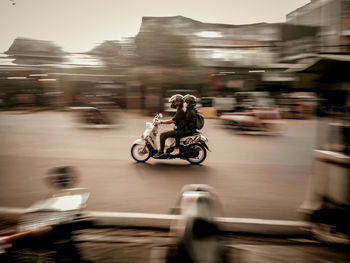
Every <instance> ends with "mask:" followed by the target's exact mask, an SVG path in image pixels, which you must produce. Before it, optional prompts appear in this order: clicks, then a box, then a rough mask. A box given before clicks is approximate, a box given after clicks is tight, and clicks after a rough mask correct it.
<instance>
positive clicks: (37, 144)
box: [0, 111, 317, 220]
mask: <svg viewBox="0 0 350 263" xmlns="http://www.w3.org/2000/svg"><path fill="white" fill-rule="evenodd" d="M151 120H152V117H147V116H141V115H139V114H137V113H130V112H128V113H119V114H118V125H116V126H114V127H112V128H107V129H101V128H91V127H90V128H88V127H85V126H83V125H81V124H79V123H78V122H77V120H76V114H75V113H74V112H49V111H46V112H36V113H24V112H2V113H0V138H1V139H0V149H1V150H0V206H6V207H27V206H29V205H30V204H31V203H33V202H34V201H36V200H38V199H39V198H42V197H44V196H45V195H47V194H48V193H49V192H50V189H49V188H48V187H47V185H46V184H45V182H44V180H43V178H44V177H45V174H46V172H47V170H48V169H50V168H52V167H55V166H60V165H73V166H75V167H76V168H77V169H78V171H79V173H80V184H79V186H80V187H87V188H89V189H90V190H91V197H90V200H89V205H88V209H89V210H95V211H115V212H146V213H168V212H169V209H170V208H171V207H172V206H173V205H174V203H175V201H176V199H177V197H178V193H179V191H180V189H181V188H182V186H183V185H185V184H190V183H203V184H209V185H211V186H213V187H214V188H215V189H216V190H217V192H218V194H219V197H220V200H221V203H222V205H223V208H224V215H225V216H228V217H247V218H263V219H286V220H295V219H300V218H301V215H300V214H299V213H298V212H297V211H296V210H297V208H298V207H299V205H300V204H301V203H302V201H303V200H304V197H305V194H306V189H307V184H308V178H309V175H310V173H311V167H312V150H313V148H314V145H315V139H316V125H317V124H316V120H286V123H287V127H288V129H287V131H286V133H285V134H283V135H279V136H262V135H240V134H237V133H235V132H234V131H233V130H231V129H228V128H225V127H223V125H222V123H221V122H220V120H213V119H211V120H207V121H206V126H205V128H204V131H203V133H204V134H205V135H206V136H207V137H208V138H209V143H208V144H209V147H210V148H211V150H212V152H209V153H208V156H207V159H206V161H205V162H204V163H203V164H202V165H199V166H193V165H190V164H188V163H187V162H186V161H184V160H154V159H150V160H149V161H148V162H147V163H144V164H142V163H136V162H135V161H134V160H133V159H132V158H131V155H130V148H131V145H132V143H133V141H134V140H135V139H137V138H138V137H140V135H141V134H142V132H143V130H144V127H145V122H146V121H151ZM164 126H165V125H164ZM169 128H170V127H169V126H167V127H162V129H169Z"/></svg>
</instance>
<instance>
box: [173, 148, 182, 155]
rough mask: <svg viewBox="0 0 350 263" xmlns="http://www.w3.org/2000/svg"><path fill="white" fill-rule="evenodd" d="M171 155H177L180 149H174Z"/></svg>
mask: <svg viewBox="0 0 350 263" xmlns="http://www.w3.org/2000/svg"><path fill="white" fill-rule="evenodd" d="M171 154H172V155H179V154H180V148H179V147H175V148H174V150H173V151H172V152H171Z"/></svg>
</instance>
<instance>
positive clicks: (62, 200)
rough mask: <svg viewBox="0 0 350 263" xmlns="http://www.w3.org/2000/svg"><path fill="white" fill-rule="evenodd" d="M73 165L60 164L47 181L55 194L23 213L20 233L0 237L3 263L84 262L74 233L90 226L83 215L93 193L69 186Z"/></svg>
mask: <svg viewBox="0 0 350 263" xmlns="http://www.w3.org/2000/svg"><path fill="white" fill-rule="evenodd" d="M72 171H73V170H72V167H60V168H57V169H56V170H55V173H56V174H55V175H53V176H50V177H49V178H48V180H47V181H48V182H49V183H50V184H51V185H52V186H54V187H56V188H58V189H57V190H56V191H55V192H54V194H52V195H50V196H49V197H47V198H45V199H42V200H40V201H38V202H36V203H34V204H33V205H31V206H30V207H29V208H28V209H27V211H26V212H25V213H24V214H23V215H21V216H20V218H19V221H18V224H17V233H15V234H13V235H10V236H5V237H1V238H0V261H1V262H83V260H82V259H81V256H80V255H79V253H78V250H77V249H76V247H75V244H74V240H73V232H74V231H75V230H78V229H84V228H86V227H88V226H89V225H90V220H88V219H87V218H86V217H84V216H83V214H82V213H81V212H82V209H83V208H84V207H85V206H86V203H87V200H88V198H89V195H90V193H89V192H88V191H87V190H86V189H83V188H67V186H68V187H69V186H71V185H72V184H73V183H74V182H76V178H75V176H74V175H73V173H72Z"/></svg>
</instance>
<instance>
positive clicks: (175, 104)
mask: <svg viewBox="0 0 350 263" xmlns="http://www.w3.org/2000/svg"><path fill="white" fill-rule="evenodd" d="M169 102H170V103H171V105H170V107H171V108H173V109H176V113H175V115H174V117H173V118H172V119H169V120H164V121H163V120H161V121H157V122H156V123H155V124H156V125H159V124H175V127H174V130H172V131H166V132H162V133H161V134H160V148H159V151H158V152H157V153H156V154H155V155H154V156H153V158H160V157H162V156H163V155H164V148H165V141H166V139H168V138H176V134H177V131H178V130H177V127H178V125H180V123H181V122H182V121H183V120H184V119H185V112H184V110H183V108H182V107H183V103H184V99H183V96H182V95H180V94H176V95H173V96H172V97H171V98H170V99H169Z"/></svg>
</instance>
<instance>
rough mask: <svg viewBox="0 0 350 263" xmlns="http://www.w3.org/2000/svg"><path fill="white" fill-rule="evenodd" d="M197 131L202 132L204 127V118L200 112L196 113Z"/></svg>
mask: <svg viewBox="0 0 350 263" xmlns="http://www.w3.org/2000/svg"><path fill="white" fill-rule="evenodd" d="M196 116H197V118H196V129H197V130H201V129H202V128H203V126H204V117H203V115H202V114H200V113H199V112H198V111H196Z"/></svg>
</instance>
